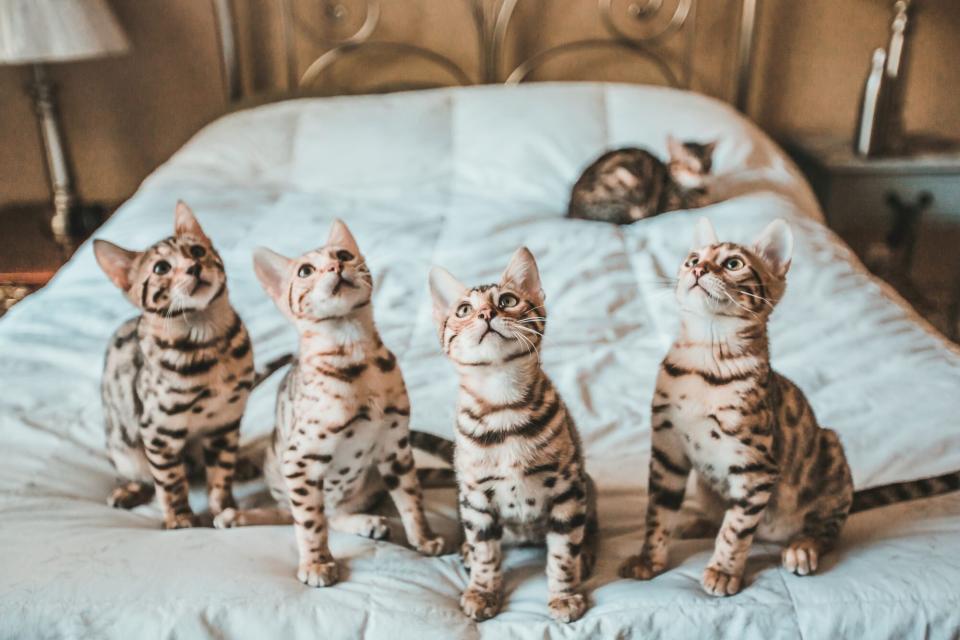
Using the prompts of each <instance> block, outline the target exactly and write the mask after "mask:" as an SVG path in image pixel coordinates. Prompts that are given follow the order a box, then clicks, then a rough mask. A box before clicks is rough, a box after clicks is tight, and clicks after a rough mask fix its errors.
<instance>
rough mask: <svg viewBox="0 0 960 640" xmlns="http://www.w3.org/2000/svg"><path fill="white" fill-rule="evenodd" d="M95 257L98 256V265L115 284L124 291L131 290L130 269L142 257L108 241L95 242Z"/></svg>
mask: <svg viewBox="0 0 960 640" xmlns="http://www.w3.org/2000/svg"><path fill="white" fill-rule="evenodd" d="M93 255H94V256H96V258H97V264H99V265H100V268H101V269H103V272H104V273H105V274H107V277H108V278H110V281H111V282H113V284H115V285H117V286H118V287H120V289H122V290H123V291H129V290H130V285H131V282H130V267H132V266H133V261H134V260H136V259H137V256H139V255H140V254H139V253H138V252H136V251H127V250H126V249H124V248H123V247H118V246H117V245H115V244H113V243H112V242H107V241H106V240H94V241H93Z"/></svg>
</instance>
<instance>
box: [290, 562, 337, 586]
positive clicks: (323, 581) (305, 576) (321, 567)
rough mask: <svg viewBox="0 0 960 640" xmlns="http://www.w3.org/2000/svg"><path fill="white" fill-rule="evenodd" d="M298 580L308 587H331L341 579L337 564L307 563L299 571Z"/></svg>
mask: <svg viewBox="0 0 960 640" xmlns="http://www.w3.org/2000/svg"><path fill="white" fill-rule="evenodd" d="M297 579H299V580H300V582H302V583H303V584H305V585H307V586H308V587H329V586H330V585H333V584H336V583H337V580H339V579H340V569H339V568H337V563H336V562H307V563H305V564H301V565H300V568H299V569H297Z"/></svg>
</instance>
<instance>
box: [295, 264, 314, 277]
mask: <svg viewBox="0 0 960 640" xmlns="http://www.w3.org/2000/svg"><path fill="white" fill-rule="evenodd" d="M313 272H314V268H313V265H312V264H302V265H300V268H299V269H298V270H297V275H298V276H300V277H301V278H308V277H310V274H312V273H313Z"/></svg>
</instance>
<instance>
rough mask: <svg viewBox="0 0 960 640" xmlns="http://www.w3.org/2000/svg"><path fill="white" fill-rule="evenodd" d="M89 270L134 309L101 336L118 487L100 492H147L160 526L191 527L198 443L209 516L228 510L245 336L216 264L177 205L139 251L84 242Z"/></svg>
mask: <svg viewBox="0 0 960 640" xmlns="http://www.w3.org/2000/svg"><path fill="white" fill-rule="evenodd" d="M93 249H94V254H95V255H96V258H97V262H98V263H99V264H100V267H101V268H102V269H103V271H104V272H105V273H106V274H107V276H108V277H109V278H110V280H112V281H113V283H114V284H115V285H117V287H119V288H120V290H121V291H123V292H124V294H125V295H126V297H127V298H128V299H129V300H130V302H132V303H133V304H134V305H135V306H136V307H137V308H138V309H139V310H140V311H141V315H139V316H138V317H136V318H133V319H131V320H128V321H127V322H125V323H123V325H121V326H120V328H119V329H118V330H117V332H116V333H115V334H114V335H113V337H112V338H111V341H110V346H109V347H108V349H107V355H106V364H105V367H104V371H103V382H102V396H103V411H104V418H105V421H106V431H107V454H108V455H109V457H110V461H111V462H112V463H113V465H114V467H116V469H117V471H118V472H119V474H120V475H121V476H122V477H123V478H125V479H126V482H125V483H124V484H123V485H121V486H119V487H117V488H116V489H114V491H113V493H111V495H110V497H109V498H108V499H107V502H108V504H110V505H112V506H115V507H122V508H125V509H131V508H133V507H135V506H138V505H140V504H144V503H146V502H149V501H150V499H151V498H152V497H153V494H154V491H156V494H157V497H158V499H159V503H160V506H161V508H162V509H163V523H164V527H166V528H167V529H179V528H184V527H192V526H195V525H196V524H197V520H196V517H195V516H194V514H193V512H192V511H191V509H190V504H189V501H188V498H187V493H188V486H187V471H188V463H189V462H191V461H192V460H196V459H198V458H199V456H194V457H191V456H190V455H189V454H191V452H192V450H193V449H199V448H202V458H203V464H204V466H205V467H206V478H207V490H208V494H209V504H210V511H211V513H213V514H214V515H216V514H218V513H220V512H221V511H223V510H224V509H226V508H228V507H231V506H233V505H234V500H233V494H232V483H233V479H234V468H235V465H236V461H237V444H238V441H239V437H240V418H241V416H242V415H243V411H244V408H245V406H246V404H247V396H248V395H249V393H250V389H251V388H252V387H253V384H254V369H253V351H252V349H251V346H250V338H249V337H248V335H247V331H246V329H245V328H244V326H243V322H241V321H240V316H238V315H237V314H236V312H235V311H234V310H233V307H231V306H230V300H229V296H228V295H227V276H226V273H225V272H224V269H223V261H222V260H221V259H220V256H219V255H218V254H217V252H216V250H215V249H214V248H213V244H212V243H211V242H210V239H209V238H208V237H207V236H206V234H205V233H204V232H203V229H201V228H200V224H199V223H198V222H197V219H196V217H195V216H194V214H193V212H192V211H191V210H190V208H189V207H187V205H186V204H184V203H183V202H180V203H178V204H177V207H176V214H175V223H174V235H173V236H171V237H169V238H166V239H165V240H161V241H160V242H158V243H156V244H154V245H153V246H152V247H150V248H149V249H147V250H145V251H140V252H137V251H127V250H126V249H121V248H120V247H118V246H117V245H115V244H111V243H110V242H107V241H105V240H96V241H95V242H94V244H93Z"/></svg>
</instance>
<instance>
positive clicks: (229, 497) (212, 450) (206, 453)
mask: <svg viewBox="0 0 960 640" xmlns="http://www.w3.org/2000/svg"><path fill="white" fill-rule="evenodd" d="M239 443H240V421H239V420H237V421H236V422H231V423H230V424H227V425H224V426H222V427H218V428H217V429H214V430H213V431H210V432H209V433H206V434H204V436H203V464H204V466H205V467H206V470H207V495H208V496H209V503H210V513H211V514H213V515H214V516H217V515H218V514H220V512H222V511H223V510H224V509H234V508H236V506H237V504H236V502H235V501H234V499H233V475H234V469H235V467H236V463H237V447H238V445H239Z"/></svg>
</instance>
